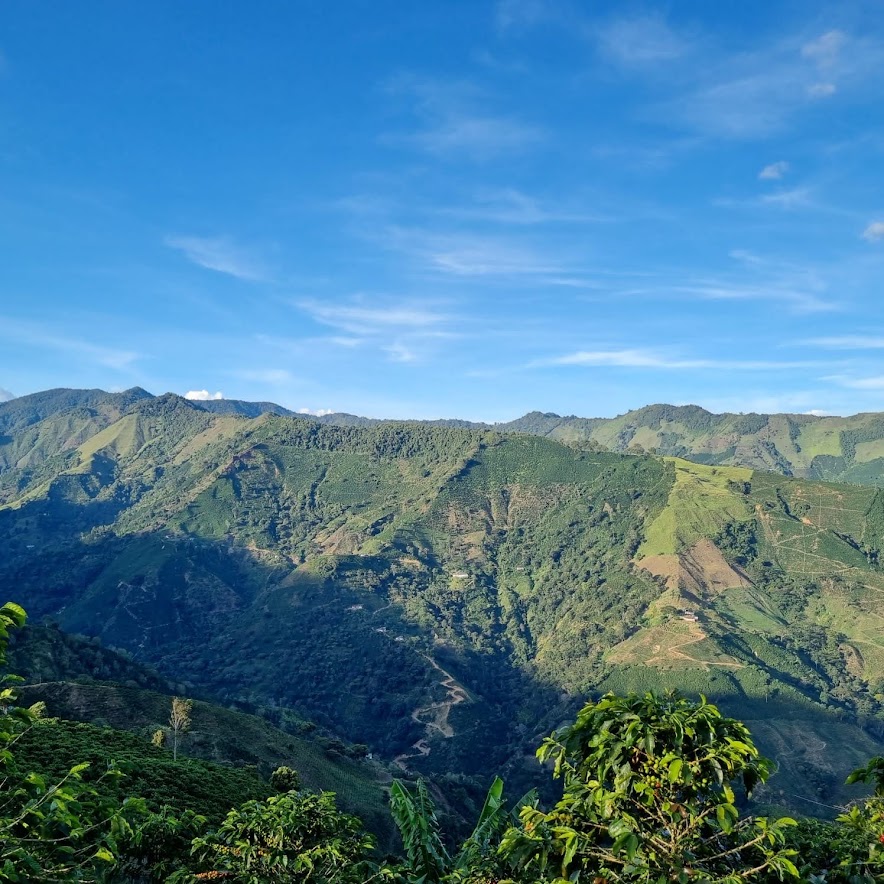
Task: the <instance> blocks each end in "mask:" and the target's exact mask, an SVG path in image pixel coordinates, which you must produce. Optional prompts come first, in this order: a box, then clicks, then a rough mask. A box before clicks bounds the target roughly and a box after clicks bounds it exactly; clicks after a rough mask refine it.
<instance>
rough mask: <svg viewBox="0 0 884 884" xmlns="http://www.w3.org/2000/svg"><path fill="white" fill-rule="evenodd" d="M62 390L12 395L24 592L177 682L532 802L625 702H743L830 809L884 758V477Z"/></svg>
mask: <svg viewBox="0 0 884 884" xmlns="http://www.w3.org/2000/svg"><path fill="white" fill-rule="evenodd" d="M141 393H143V391H141ZM41 395H42V396H43V399H41V400H39V401H37V402H35V403H32V405H31V410H30V413H28V403H27V402H24V401H23V400H13V401H12V402H10V403H6V404H3V405H0V435H2V439H0V545H2V549H3V550H4V556H3V559H2V562H0V586H2V591H3V594H4V596H7V597H9V598H10V599H13V600H15V601H18V602H20V603H21V604H23V605H24V606H25V607H26V608H27V609H28V611H29V613H30V614H31V617H32V621H33V622H40V621H41V620H43V619H44V618H50V619H51V620H52V621H54V622H56V623H57V624H59V625H60V627H61V628H62V630H64V632H66V633H81V634H83V635H86V636H93V637H96V638H98V639H100V641H101V643H102V644H103V645H104V646H106V647H110V648H120V649H124V650H125V651H126V652H128V653H129V654H130V655H132V657H133V658H134V659H135V660H136V661H143V662H145V663H149V664H151V665H152V666H154V667H155V668H156V670H157V671H158V672H159V673H160V676H161V677H162V678H164V679H166V680H167V681H171V682H172V683H173V684H174V685H175V690H177V691H180V692H189V693H192V694H193V695H195V696H200V697H204V698H206V699H211V700H213V701H214V702H215V703H218V704H221V705H231V704H243V706H244V707H246V706H247V707H248V708H249V709H250V710H252V711H254V712H255V713H257V714H258V715H259V716H263V717H265V718H267V719H269V720H271V721H273V719H274V716H275V717H277V718H279V717H280V716H286V715H291V716H294V717H296V718H301V719H309V720H310V721H312V722H315V723H316V724H317V725H319V727H320V728H322V729H324V730H325V731H326V732H328V733H336V734H340V735H341V736H342V737H343V738H344V739H345V740H347V741H349V742H351V743H361V744H365V745H366V746H367V747H368V748H369V750H370V751H371V752H372V753H373V754H374V755H375V756H376V758H380V759H383V760H385V762H386V763H393V762H394V761H398V768H399V769H402V768H407V770H408V771H409V772H411V773H413V774H420V773H423V774H429V775H432V776H434V777H436V778H445V777H448V778H452V777H458V776H461V777H463V778H465V779H466V780H471V781H475V782H476V783H477V784H478V783H484V782H485V780H486V778H487V777H488V776H489V774H490V773H491V772H492V771H497V770H500V771H503V773H504V776H505V778H506V779H508V780H509V781H512V782H514V783H515V784H516V785H515V786H514V788H516V789H517V787H518V785H521V784H524V785H525V786H526V787H527V785H530V784H531V783H532V782H533V779H534V778H535V776H536V772H537V769H536V763H534V762H531V761H529V760H528V759H529V758H530V754H531V752H532V750H533V748H535V747H536V745H537V743H538V742H539V740H540V738H541V737H542V736H543V735H544V734H546V733H548V732H549V731H550V730H552V729H553V728H554V727H556V726H558V725H559V724H560V723H561V722H562V721H565V720H567V719H568V718H569V716H572V715H573V712H574V710H575V708H576V707H577V706H578V705H579V704H580V702H581V699H582V698H584V697H585V696H586V695H587V694H590V693H597V692H601V691H606V690H625V689H631V690H648V689H659V688H664V687H679V688H681V689H683V690H685V691H687V692H690V693H699V692H702V693H705V694H706V695H708V696H710V697H711V698H714V699H716V700H717V701H718V702H720V703H721V705H722V706H723V708H724V709H725V710H726V711H728V712H730V713H732V714H734V715H737V716H740V717H742V718H745V719H746V720H747V721H748V722H749V723H750V726H751V727H752V729H753V731H754V732H755V733H756V735H757V737H758V740H759V743H760V745H761V747H762V749H763V750H764V751H766V752H767V753H768V754H769V755H771V756H772V757H773V758H774V759H775V761H776V762H777V764H778V767H779V771H778V773H777V775H776V776H775V777H774V778H773V779H772V780H771V782H770V784H769V785H768V787H767V788H766V790H765V791H764V792H763V793H761V794H760V796H759V800H761V801H762V802H767V803H769V804H772V805H776V806H778V807H781V806H792V807H794V808H795V809H797V810H798V811H799V812H802V813H821V814H825V813H827V812H829V811H830V809H831V806H832V805H836V804H838V803H839V802H840V801H841V800H843V797H844V792H843V790H842V785H843V780H844V776H845V775H846V772H847V771H848V770H849V769H851V768H852V767H854V766H856V764H858V763H859V762H860V761H862V760H863V759H864V758H867V757H868V756H869V755H871V754H874V753H875V752H878V753H880V752H881V751H882V745H884V614H882V611H884V603H882V597H884V568H882V566H881V564H880V563H879V555H880V547H881V543H882V534H884V496H882V492H881V491H879V490H878V489H877V488H876V487H874V485H873V484H869V485H835V484H827V483H824V482H820V481H814V480H809V479H798V478H794V477H789V476H783V475H778V474H777V473H773V472H764V471H760V470H756V469H751V468H749V467H745V466H730V465H726V464H724V463H712V464H700V463H696V462H693V461H689V460H684V459H680V458H676V457H668V456H667V457H660V456H654V455H649V454H646V453H640V452H639V451H638V450H634V451H633V453H628V452H617V451H610V450H602V449H600V447H599V445H598V444H597V443H596V442H593V441H592V440H591V439H587V438H585V437H579V436H571V437H569V438H568V439H566V440H565V441H559V440H557V439H556V438H547V437H544V436H540V435H531V434H527V433H520V432H501V431H500V430H499V429H491V428H485V427H459V426H431V425H427V424H416V423H393V422H385V423H377V424H368V425H359V426H341V425H337V424H334V423H331V422H328V421H326V422H325V423H318V422H314V421H310V420H306V419H304V418H302V417H297V416H290V415H285V414H274V413H270V411H268V410H267V409H259V410H258V413H257V414H255V413H254V411H249V410H248V409H240V412H241V413H236V414H231V413H218V412H216V411H214V410H208V409H205V408H201V407H199V406H197V405H194V404H192V403H190V402H187V401H185V400H183V399H180V398H178V397H175V396H172V395H166V396H162V397H150V396H149V395H148V394H144V395H141V394H140V393H137V392H133V391H129V392H128V393H126V394H102V395H101V396H99V395H98V392H96V391H86V392H85V393H84V394H83V395H82V396H81V398H80V399H78V398H77V397H76V396H74V395H73V393H71V392H70V391H68V395H66V396H63V397H62V396H56V397H55V398H54V399H53V398H52V397H50V396H49V394H41ZM25 398H28V397H25ZM549 435H553V436H554V435H556V434H547V436H549ZM559 435H561V434H559ZM28 666H29V668H30V672H29V673H28V674H29V675H31V676H34V675H35V671H36V670H35V667H38V666H39V662H36V663H35V662H33V661H32V662H31V663H30V664H28ZM107 680H114V679H113V677H111V678H109V679H107ZM141 687H142V688H144V689H147V688H149V689H153V690H156V688H157V685H156V684H145V685H143V686H141ZM47 690H48V689H47ZM50 700H54V701H55V702H58V703H59V704H62V698H61V697H60V696H58V697H55V698H53V697H52V695H51V694H47V702H49V701H50ZM65 702H67V701H65ZM833 745H837V746H838V751H837V752H832V751H827V749H828V748H829V747H831V746H833ZM827 808H828V810H827Z"/></svg>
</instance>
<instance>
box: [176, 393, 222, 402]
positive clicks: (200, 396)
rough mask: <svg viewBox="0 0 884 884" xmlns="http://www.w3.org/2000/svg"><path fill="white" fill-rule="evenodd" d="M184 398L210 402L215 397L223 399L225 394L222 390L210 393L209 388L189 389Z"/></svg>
mask: <svg viewBox="0 0 884 884" xmlns="http://www.w3.org/2000/svg"><path fill="white" fill-rule="evenodd" d="M184 398H185V399H191V400H192V401H194V402H210V401H211V400H213V399H223V398H224V394H223V393H222V392H221V391H220V390H219V391H218V392H217V393H210V392H209V391H208V390H188V391H187V392H186V393H185V394H184Z"/></svg>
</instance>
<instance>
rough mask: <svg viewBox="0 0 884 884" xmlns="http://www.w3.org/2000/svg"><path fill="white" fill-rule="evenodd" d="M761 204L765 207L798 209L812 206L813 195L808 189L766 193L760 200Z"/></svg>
mask: <svg viewBox="0 0 884 884" xmlns="http://www.w3.org/2000/svg"><path fill="white" fill-rule="evenodd" d="M759 202H760V203H761V205H763V206H778V207H779V208H781V209H798V208H802V207H805V206H810V205H812V200H811V193H810V190H809V189H808V188H806V187H794V188H792V189H791V190H779V191H777V192H776V193H765V194H763V195H762V196H761V197H760V198H759Z"/></svg>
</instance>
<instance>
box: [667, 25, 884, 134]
mask: <svg viewBox="0 0 884 884" xmlns="http://www.w3.org/2000/svg"><path fill="white" fill-rule="evenodd" d="M707 42H708V41H707ZM708 45H711V44H708ZM706 51H707V52H708V53H710V54H709V58H708V59H707V60H706V62H705V63H703V64H699V65H697V64H694V65H691V66H690V70H681V69H678V70H676V71H675V72H674V73H673V74H672V78H671V80H672V86H673V88H674V91H675V93H676V95H675V97H674V98H672V99H671V100H666V101H664V102H663V103H662V104H661V105H660V106H659V107H658V108H656V111H655V114H654V115H655V117H656V118H659V119H664V120H666V121H667V122H670V123H673V122H676V123H679V122H680V123H681V124H682V125H685V126H687V127H689V128H690V129H693V130H695V131H697V132H700V133H702V134H705V135H712V136H716V137H724V138H759V137H764V136H768V135H770V134H772V133H774V132H777V131H779V130H781V129H783V128H784V127H785V126H786V125H787V124H788V123H789V122H790V121H791V119H792V118H793V117H794V116H795V115H796V114H798V113H799V112H800V111H802V110H803V109H804V108H805V107H807V106H808V105H809V103H812V102H814V101H818V100H820V99H823V98H827V97H830V96H832V95H834V94H835V93H836V91H842V89H843V90H848V89H849V90H856V91H860V90H866V91H868V89H869V84H870V83H873V82H875V81H876V79H877V78H878V77H880V74H881V70H882V67H884V49H882V47H881V45H880V44H879V43H878V42H876V41H874V40H872V39H870V38H865V37H848V35H846V34H844V33H842V32H840V31H830V32H828V33H826V34H822V35H820V36H819V37H817V38H815V39H812V40H807V39H806V38H802V37H801V36H794V35H793V36H789V37H786V38H783V39H781V40H780V41H778V42H776V43H773V44H770V45H768V46H763V47H760V48H756V49H753V50H751V51H747V52H743V53H737V54H732V53H731V54H728V53H718V54H715V55H714V54H712V53H714V52H715V50H713V49H709V48H708V47H707V49H706ZM697 71H700V74H699V84H698V85H691V86H686V85H684V84H687V83H694V82H695V81H696V80H697ZM688 74H689V75H690V76H688Z"/></svg>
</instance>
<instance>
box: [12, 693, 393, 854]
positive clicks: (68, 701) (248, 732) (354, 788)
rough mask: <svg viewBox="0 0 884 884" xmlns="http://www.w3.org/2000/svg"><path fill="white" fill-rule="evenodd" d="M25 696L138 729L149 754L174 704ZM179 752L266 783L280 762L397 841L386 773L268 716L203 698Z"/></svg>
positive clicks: (106, 696)
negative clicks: (285, 727) (276, 723)
mask: <svg viewBox="0 0 884 884" xmlns="http://www.w3.org/2000/svg"><path fill="white" fill-rule="evenodd" d="M23 698H24V699H25V700H26V701H27V702H29V703H34V702H37V701H38V700H39V701H43V702H45V703H46V707H47V712H48V714H49V715H53V716H59V717H61V718H63V719H68V720H72V721H81V722H87V723H92V724H96V725H100V726H102V727H105V728H107V727H110V728H113V729H114V730H126V731H132V732H133V733H135V734H137V735H138V736H139V738H140V741H141V742H140V746H142V747H144V748H145V749H146V748H147V745H148V743H149V742H150V738H151V735H152V734H153V733H154V732H155V731H156V730H157V729H158V728H160V727H163V726H164V725H165V724H166V723H167V722H168V717H169V708H170V702H171V698H170V696H169V695H167V694H160V693H157V692H155V691H148V690H144V689H139V688H130V687H124V686H121V685H118V684H104V683H93V684H76V683H71V682H54V683H47V684H42V685H30V686H28V687H26V688H25V689H24V690H23ZM180 751H181V754H182V755H184V756H187V757H193V758H201V759H204V760H206V761H211V762H213V763H217V764H225V765H234V766H235V768H238V769H239V768H246V769H251V770H254V771H256V772H257V773H258V774H260V775H261V776H262V777H263V778H264V779H265V780H266V778H268V777H269V776H270V774H271V773H272V772H273V771H274V770H275V769H276V768H277V767H279V766H280V765H285V766H287V767H292V768H294V769H295V770H297V771H298V772H299V773H300V774H301V779H302V782H303V783H304V785H305V786H306V787H308V788H311V789H317V790H318V789H323V790H327V791H332V792H335V793H336V794H337V795H338V803H339V804H340V806H341V807H343V808H345V809H347V810H348V811H349V812H351V813H354V814H356V815H358V816H359V817H361V818H362V819H363V821H364V822H365V823H366V825H368V826H369V828H371V829H372V831H374V832H376V833H377V834H379V835H380V836H383V837H384V838H385V839H388V838H391V837H392V830H391V827H390V820H389V812H388V811H387V807H386V798H385V795H384V792H383V788H382V785H381V782H380V780H381V779H385V778H386V777H385V776H384V774H385V771H384V770H383V769H382V768H380V767H378V766H377V765H375V764H372V763H371V762H369V761H356V760H353V759H350V758H346V757H344V756H342V755H341V754H339V753H335V754H334V756H330V755H329V753H328V751H327V750H326V749H324V748H323V747H322V746H321V745H320V744H319V743H318V742H316V741H315V740H313V739H306V738H304V737H301V736H297V735H293V734H290V733H287V732H285V731H282V730H280V729H278V728H275V727H273V726H272V725H270V724H269V723H268V722H267V721H266V720H265V719H263V718H259V717H257V716H255V715H248V714H246V713H243V712H234V711H232V710H230V709H224V708H222V707H220V706H216V705H213V704H211V703H203V702H200V701H196V702H195V703H194V707H193V713H192V726H191V729H190V731H189V732H188V733H187V734H185V735H184V736H183V737H182V739H181V749H180Z"/></svg>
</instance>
